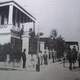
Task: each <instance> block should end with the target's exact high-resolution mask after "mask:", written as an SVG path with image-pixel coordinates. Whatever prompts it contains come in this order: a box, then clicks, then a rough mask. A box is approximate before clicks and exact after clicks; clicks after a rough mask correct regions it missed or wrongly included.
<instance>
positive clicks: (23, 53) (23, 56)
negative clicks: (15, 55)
mask: <svg viewBox="0 0 80 80" xmlns="http://www.w3.org/2000/svg"><path fill="white" fill-rule="evenodd" d="M25 52H26V49H24V51H23V52H22V60H23V68H26V54H25Z"/></svg>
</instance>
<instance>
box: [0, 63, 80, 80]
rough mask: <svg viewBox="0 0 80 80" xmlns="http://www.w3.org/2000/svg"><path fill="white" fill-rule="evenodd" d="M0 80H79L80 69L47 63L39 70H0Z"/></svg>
mask: <svg viewBox="0 0 80 80" xmlns="http://www.w3.org/2000/svg"><path fill="white" fill-rule="evenodd" d="M0 79H1V80H80V69H79V68H77V69H75V70H72V71H70V70H69V69H68V64H67V63H66V67H65V68H63V64H62V63H59V62H56V63H51V62H50V63H49V64H48V65H47V66H45V65H42V66H41V70H40V72H36V71H35V69H32V70H30V69H29V68H27V69H11V70H0Z"/></svg>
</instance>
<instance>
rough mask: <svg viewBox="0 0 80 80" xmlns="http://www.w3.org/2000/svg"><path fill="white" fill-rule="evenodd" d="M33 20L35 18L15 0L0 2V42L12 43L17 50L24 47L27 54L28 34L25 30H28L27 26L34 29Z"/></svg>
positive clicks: (34, 20)
mask: <svg viewBox="0 0 80 80" xmlns="http://www.w3.org/2000/svg"><path fill="white" fill-rule="evenodd" d="M35 22H36V19H35V18H34V17H33V16H32V15H31V14H30V13H29V12H27V11H26V10H25V9H24V8H23V7H21V6H20V5H19V4H18V3H16V2H15V1H5V2H0V44H5V43H12V44H13V45H12V46H13V47H15V48H16V47H17V48H18V49H19V50H22V49H24V48H26V54H28V45H29V38H28V37H29V36H28V32H26V31H29V30H27V29H28V28H27V27H29V26H30V27H32V28H33V31H35ZM27 25H28V26H27ZM21 30H23V31H24V32H23V34H21V33H20V32H21ZM20 34H21V36H20Z"/></svg>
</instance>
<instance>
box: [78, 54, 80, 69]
mask: <svg viewBox="0 0 80 80" xmlns="http://www.w3.org/2000/svg"><path fill="white" fill-rule="evenodd" d="M78 65H79V68H80V53H79V55H78Z"/></svg>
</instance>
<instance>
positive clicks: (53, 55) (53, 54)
mask: <svg viewBox="0 0 80 80" xmlns="http://www.w3.org/2000/svg"><path fill="white" fill-rule="evenodd" d="M52 60H53V63H54V52H53V51H52Z"/></svg>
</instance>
